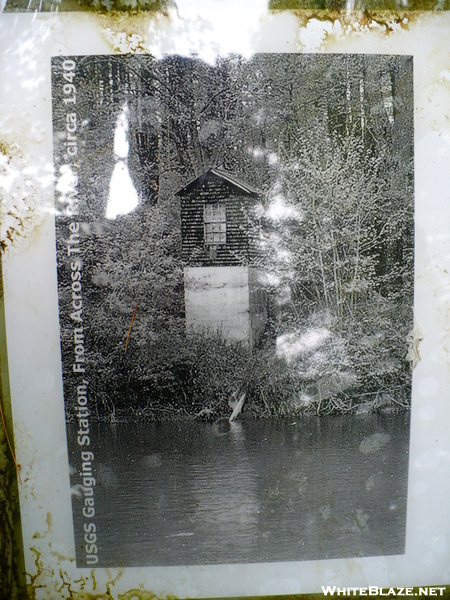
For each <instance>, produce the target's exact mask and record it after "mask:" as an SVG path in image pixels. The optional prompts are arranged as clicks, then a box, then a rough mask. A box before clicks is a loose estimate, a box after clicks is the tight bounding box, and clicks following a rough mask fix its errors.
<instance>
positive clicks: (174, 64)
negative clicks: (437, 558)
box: [52, 54, 417, 568]
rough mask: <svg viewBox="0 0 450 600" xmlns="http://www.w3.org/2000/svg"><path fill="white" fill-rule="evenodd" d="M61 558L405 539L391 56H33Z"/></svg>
mask: <svg viewBox="0 0 450 600" xmlns="http://www.w3.org/2000/svg"><path fill="white" fill-rule="evenodd" d="M52 100H53V135H54V138H53V145H54V166H55V177H56V182H55V207H56V208H55V223H56V257H57V269H58V301H59V322H60V342H61V360H62V375H63V389H64V407H65V418H66V432H67V442H68V450H69V464H70V477H71V492H72V512H73V526H74V535H75V546H76V560H77V566H78V567H90V568H95V567H106V568H113V567H143V566H178V565H211V564H225V563H262V562H281V561H307V560H317V559H331V558H353V557H365V556H384V555H398V554H403V553H404V551H405V531H406V502H407V492H408V452H409V434H410V407H411V379H412V368H413V366H414V362H415V360H416V359H417V357H416V353H415V348H414V343H413V337H412V333H411V332H412V330H413V325H414V319H413V300H414V98H413V60H412V57H411V56H406V55H379V54H372V55H369V54H366V55H362V54H361V55H358V54H254V55H253V56H251V57H244V56H240V55H228V56H220V57H219V56H218V57H216V59H215V60H214V61H211V62H207V61H206V60H204V59H201V58H199V57H196V56H178V55H168V56H162V57H160V58H156V57H153V56H150V55H143V54H142V55H140V54H135V55H122V56H117V55H95V56H65V57H56V58H53V59H52Z"/></svg>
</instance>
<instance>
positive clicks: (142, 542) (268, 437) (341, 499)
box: [69, 414, 409, 567]
mask: <svg viewBox="0 0 450 600" xmlns="http://www.w3.org/2000/svg"><path fill="white" fill-rule="evenodd" d="M75 436H76V431H75V428H74V427H72V426H69V439H70V440H71V441H72V440H73V441H75ZM408 438H409V415H405V414H401V415H361V416H356V415H355V416H352V417H333V418H329V419H317V418H315V417H309V418H302V419H297V420H295V419H280V420H259V421H256V420H255V421H238V422H234V423H232V424H231V426H230V428H229V430H228V432H225V431H224V430H220V431H219V430H218V429H217V426H215V425H214V424H210V423H199V422H190V421H188V422H177V423H153V424H132V425H130V424H127V425H121V424H119V425H117V426H116V428H115V429H114V430H113V429H112V428H111V427H110V426H109V425H99V426H97V428H96V429H94V434H93V436H92V439H95V440H98V444H97V447H96V448H94V452H95V455H96V469H97V470H96V478H97V486H96V506H97V514H96V519H97V527H98V536H99V542H100V549H99V566H105V567H107V566H114V565H116V566H143V565H176V564H210V563H227V562H229V563H233V562H258V561H285V560H311V559H318V558H332V557H340V558H343V557H351V556H368V555H384V554H399V553H402V552H403V551H404V540H405V523H406V494H407V468H408ZM72 447H75V446H72ZM73 456H74V461H75V462H76V460H75V457H76V454H74V455H73ZM74 466H77V465H76V464H75V465H74ZM77 483H78V481H77V480H76V475H75V476H74V477H73V480H72V484H73V485H76V484H77ZM81 501H82V499H81V498H79V497H78V496H77V495H74V497H73V506H74V514H75V525H76V527H75V529H76V532H77V533H76V540H77V548H82V521H81V519H79V515H80V506H81V504H80V502H81ZM79 561H80V562H79V564H80V566H81V565H82V564H83V562H82V555H81V554H80V555H79Z"/></svg>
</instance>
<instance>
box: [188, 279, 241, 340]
mask: <svg viewBox="0 0 450 600" xmlns="http://www.w3.org/2000/svg"><path fill="white" fill-rule="evenodd" d="M184 297H185V308H186V328H187V331H188V332H189V331H197V332H203V333H205V334H210V335H213V334H214V333H216V332H218V331H219V332H221V333H222V335H223V336H224V338H226V339H228V340H230V341H234V342H250V340H251V330H250V326H251V320H250V302H249V300H250V294H249V268H248V267H185V269H184Z"/></svg>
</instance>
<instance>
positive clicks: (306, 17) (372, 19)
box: [273, 9, 422, 35]
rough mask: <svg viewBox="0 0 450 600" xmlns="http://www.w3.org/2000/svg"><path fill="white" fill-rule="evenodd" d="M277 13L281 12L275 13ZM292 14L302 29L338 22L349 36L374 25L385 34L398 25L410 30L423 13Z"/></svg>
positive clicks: (368, 11) (405, 11) (351, 12)
mask: <svg viewBox="0 0 450 600" xmlns="http://www.w3.org/2000/svg"><path fill="white" fill-rule="evenodd" d="M273 12H275V13H277V12H279V11H273ZM292 14H294V15H295V17H296V18H297V20H298V22H299V25H300V27H306V26H307V25H308V23H309V22H310V21H312V20H316V21H321V22H329V23H331V24H334V23H335V22H336V21H338V22H339V23H340V24H341V26H342V28H343V29H344V34H345V35H348V34H350V33H352V32H353V31H358V32H361V29H367V30H368V29H369V28H370V27H371V26H373V24H374V23H376V24H377V25H379V26H380V27H384V29H385V31H384V33H385V34H387V35H389V34H391V33H393V31H394V27H395V26H396V25H397V26H398V27H401V28H402V29H404V30H408V29H409V26H410V24H411V23H413V22H415V21H417V20H418V19H419V18H420V16H421V14H422V13H419V12H415V11H407V10H404V11H403V10H355V11H350V12H348V11H344V10H320V9H317V10H311V9H308V10H293V11H292Z"/></svg>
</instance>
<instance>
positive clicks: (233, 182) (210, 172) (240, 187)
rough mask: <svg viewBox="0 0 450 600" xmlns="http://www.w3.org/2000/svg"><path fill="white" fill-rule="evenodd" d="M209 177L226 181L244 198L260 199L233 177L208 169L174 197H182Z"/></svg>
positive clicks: (258, 195) (220, 171) (255, 192)
mask: <svg viewBox="0 0 450 600" xmlns="http://www.w3.org/2000/svg"><path fill="white" fill-rule="evenodd" d="M210 175H215V176H216V177H220V178H221V179H223V180H224V181H227V182H228V183H229V184H230V185H232V186H233V187H235V188H237V189H238V190H240V191H241V192H244V194H245V195H246V196H250V197H251V198H260V197H261V194H260V193H259V192H257V191H256V190H254V189H253V188H251V187H250V186H249V185H247V184H246V183H243V182H242V181H240V180H239V179H237V177H235V176H234V175H230V174H229V173H226V172H225V171H222V170H221V169H208V170H207V171H205V172H204V173H202V174H201V175H199V176H198V177H196V178H195V179H193V180H192V181H190V182H189V183H188V184H187V185H185V186H184V187H183V188H181V190H179V191H178V192H177V193H176V194H175V196H184V195H185V194H187V193H189V192H190V191H191V190H192V189H193V188H195V187H196V186H197V185H198V184H202V183H203V182H204V181H205V180H206V179H207V178H208V177H209V176H210Z"/></svg>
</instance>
